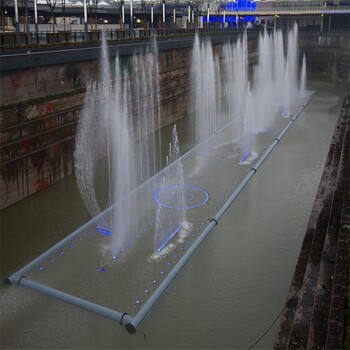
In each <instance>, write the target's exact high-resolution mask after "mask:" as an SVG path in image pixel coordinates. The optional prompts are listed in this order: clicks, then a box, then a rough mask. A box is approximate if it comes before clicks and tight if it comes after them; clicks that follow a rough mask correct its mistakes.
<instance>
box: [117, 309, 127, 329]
mask: <svg viewBox="0 0 350 350" xmlns="http://www.w3.org/2000/svg"><path fill="white" fill-rule="evenodd" d="M127 314H128V313H127V312H124V313H123V315H122V317H121V318H120V321H119V324H120V325H121V326H122V325H123V318H124V316H125V315H127Z"/></svg>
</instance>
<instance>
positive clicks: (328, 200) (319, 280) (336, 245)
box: [274, 84, 350, 349]
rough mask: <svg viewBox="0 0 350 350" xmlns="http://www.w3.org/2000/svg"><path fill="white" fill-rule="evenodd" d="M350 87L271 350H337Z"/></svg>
mask: <svg viewBox="0 0 350 350" xmlns="http://www.w3.org/2000/svg"><path fill="white" fill-rule="evenodd" d="M349 105H350V84H348V88H347V91H346V94H345V98H344V102H343V105H342V109H341V111H340V115H339V119H338V121H337V125H336V128H335V132H334V135H333V139H332V142H331V145H330V149H329V153H328V156H327V160H326V164H325V167H324V170H323V174H322V178H321V182H320V185H319V188H318V192H317V195H316V199H315V202H314V205H313V209H312V212H311V216H310V219H309V223H308V227H307V230H306V234H305V237H304V241H303V244H302V247H301V250H300V254H299V258H298V262H297V265H296V268H295V272H294V276H293V279H292V282H291V285H290V289H289V293H288V297H287V301H286V305H285V308H284V312H283V314H282V316H281V320H280V327H279V330H278V333H277V338H276V341H275V344H274V348H275V349H287V348H288V349H289V348H293V349H311V348H312V349H321V348H322V349H341V348H343V342H344V338H345V329H346V327H347V324H346V312H345V309H346V294H347V287H348V285H349V242H350V230H349V227H350V225H349V224H350V213H349V208H350V195H349V119H350V108H349Z"/></svg>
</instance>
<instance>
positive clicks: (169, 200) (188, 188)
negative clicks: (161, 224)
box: [153, 184, 209, 210]
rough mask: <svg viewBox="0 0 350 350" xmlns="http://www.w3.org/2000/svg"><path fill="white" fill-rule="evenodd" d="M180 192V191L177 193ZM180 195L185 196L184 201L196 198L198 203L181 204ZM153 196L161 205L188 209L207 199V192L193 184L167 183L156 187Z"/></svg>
mask: <svg viewBox="0 0 350 350" xmlns="http://www.w3.org/2000/svg"><path fill="white" fill-rule="evenodd" d="M179 192H181V193H179ZM182 196H184V197H185V202H187V201H193V200H194V199H195V198H198V203H196V204H193V205H186V204H185V206H183V205H182V200H183V198H182ZM153 198H154V200H155V201H156V203H157V204H158V205H160V206H162V207H165V208H169V209H180V210H190V209H195V208H199V207H201V206H202V205H204V204H205V203H207V202H208V200H209V193H208V192H207V191H206V190H204V189H203V188H200V187H198V186H195V185H191V184H184V185H180V184H178V185H168V186H164V187H161V188H158V189H157V190H156V191H155V192H154V194H153Z"/></svg>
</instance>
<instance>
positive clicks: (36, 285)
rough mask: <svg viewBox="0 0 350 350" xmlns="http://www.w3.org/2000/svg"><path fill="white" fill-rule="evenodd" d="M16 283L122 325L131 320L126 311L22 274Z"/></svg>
mask: <svg viewBox="0 0 350 350" xmlns="http://www.w3.org/2000/svg"><path fill="white" fill-rule="evenodd" d="M18 284H21V286H25V287H28V288H31V289H35V290H36V291H39V292H41V293H44V294H46V295H49V296H51V297H54V298H57V299H60V300H62V301H64V302H66V303H69V304H71V305H75V306H79V307H81V308H83V309H85V310H88V311H92V312H94V313H96V314H99V315H101V316H104V317H107V318H109V319H111V320H113V321H117V322H119V324H120V325H123V324H125V323H127V322H131V320H132V316H129V315H127V314H126V313H122V312H119V311H115V310H112V309H109V308H107V307H105V306H102V305H98V304H94V303H91V302H90V301H87V300H84V299H80V298H78V297H76V296H74V295H71V294H67V293H64V292H61V291H59V290H57V289H54V288H50V287H48V286H46V285H44V284H42V283H40V282H37V281H34V280H31V279H28V278H26V277H24V276H23V277H21V278H20V279H19V280H18Z"/></svg>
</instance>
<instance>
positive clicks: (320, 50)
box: [299, 33, 350, 82]
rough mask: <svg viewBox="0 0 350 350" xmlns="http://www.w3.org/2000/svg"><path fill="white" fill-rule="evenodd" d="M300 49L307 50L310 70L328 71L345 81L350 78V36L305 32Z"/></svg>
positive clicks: (306, 54)
mask: <svg viewBox="0 0 350 350" xmlns="http://www.w3.org/2000/svg"><path fill="white" fill-rule="evenodd" d="M299 44H300V51H301V52H305V56H306V59H307V62H308V64H307V67H308V72H315V73H327V74H331V75H332V76H334V77H335V78H338V79H340V80H342V81H344V82H347V81H349V79H350V63H349V62H350V36H349V35H348V34H346V33H344V34H323V35H317V34H303V35H300V36H299Z"/></svg>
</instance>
